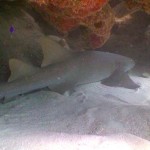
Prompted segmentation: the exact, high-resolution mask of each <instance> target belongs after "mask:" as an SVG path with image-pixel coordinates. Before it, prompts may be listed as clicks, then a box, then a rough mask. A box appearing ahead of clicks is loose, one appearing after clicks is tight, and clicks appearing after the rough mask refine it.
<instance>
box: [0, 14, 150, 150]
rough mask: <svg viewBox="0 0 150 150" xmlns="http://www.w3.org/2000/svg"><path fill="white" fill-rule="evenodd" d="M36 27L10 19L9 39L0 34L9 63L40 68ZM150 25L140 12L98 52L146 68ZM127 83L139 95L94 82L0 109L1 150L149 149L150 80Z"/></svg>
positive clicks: (33, 23)
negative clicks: (134, 85) (23, 62)
mask: <svg viewBox="0 0 150 150" xmlns="http://www.w3.org/2000/svg"><path fill="white" fill-rule="evenodd" d="M27 20H28V22H27ZM8 22H9V21H8ZM25 22H27V24H28V23H31V24H29V25H30V26H29V27H28V26H26V24H24V23H25ZM37 22H38V21H37V20H36V21H34V20H33V18H31V17H30V16H28V15H26V16H25V17H24V18H23V19H20V21H19V19H17V18H15V19H14V21H13V25H14V26H16V32H15V36H13V38H12V39H11V40H10V35H9V33H8V36H7V35H6V34H5V33H6V31H7V28H6V30H3V32H4V33H3V34H2V36H1V38H2V40H3V41H4V44H1V43H0V48H1V49H3V50H4V51H5V53H6V54H7V55H8V56H7V57H8V58H10V57H11V56H13V57H14V56H15V57H17V58H21V59H23V60H27V61H30V62H33V63H35V64H38V65H39V64H40V62H41V57H40V55H39V51H40V48H39V46H36V45H37V42H36V38H38V37H39V36H41V31H40V29H39V27H37V24H36V23H37ZM10 23H11V21H10V22H9V23H8V27H9V24H10ZM40 23H41V22H40ZM149 24H150V18H149V16H148V15H146V14H144V13H137V14H135V15H133V16H131V18H130V19H129V20H127V21H125V23H122V24H119V25H116V26H115V27H114V28H113V30H112V35H111V37H110V39H109V40H108V42H107V43H106V44H105V45H104V46H103V47H102V48H101V49H100V50H102V51H109V52H113V53H119V54H122V55H125V56H129V57H131V58H133V59H134V60H135V61H136V62H138V63H139V64H143V65H147V66H149V65H150V62H149V57H150V53H149V48H150V36H149ZM0 25H1V24H0ZM46 26H47V25H45V26H44V24H42V23H41V25H40V28H41V29H42V31H43V32H44V34H45V35H50V34H53V33H52V32H50V30H49V27H47V28H46ZM42 27H43V28H42ZM43 29H45V30H43ZM26 33H27V34H26ZM15 38H16V39H15ZM33 39H34V40H33ZM35 46H36V48H35ZM37 54H38V55H37ZM39 58H40V59H39ZM5 59H6V58H5ZM3 76H4V75H3ZM1 78H2V77H1ZM131 78H132V79H133V80H134V81H135V82H136V83H138V84H139V85H140V86H141V87H140V88H139V89H138V90H129V89H125V88H119V87H108V86H104V85H102V84H101V83H100V82H97V83H91V84H87V85H82V86H80V87H77V88H76V89H75V92H74V93H72V95H70V96H68V95H60V94H58V93H55V92H52V91H46V90H42V91H38V92H35V93H32V94H27V95H22V96H18V97H15V98H13V100H12V101H11V102H9V103H6V104H0V150H67V149H69V150H81V149H82V150H84V149H86V150H88V149H89V150H120V149H122V150H150V142H149V140H150V77H149V78H142V77H137V76H131Z"/></svg>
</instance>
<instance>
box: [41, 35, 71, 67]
mask: <svg viewBox="0 0 150 150" xmlns="http://www.w3.org/2000/svg"><path fill="white" fill-rule="evenodd" d="M59 39H60V38H59V37H55V36H47V37H42V38H40V40H39V42H40V44H41V46H42V50H43V56H44V58H43V62H42V65H41V67H44V66H47V65H50V64H54V63H57V62H61V61H63V60H65V59H66V58H68V57H70V56H71V54H72V52H71V50H70V49H69V48H65V46H63V45H62V44H61V43H60V42H61V39H60V40H59Z"/></svg>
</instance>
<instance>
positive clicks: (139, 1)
mask: <svg viewBox="0 0 150 150" xmlns="http://www.w3.org/2000/svg"><path fill="white" fill-rule="evenodd" d="M126 3H127V5H128V7H129V8H131V9H132V8H134V7H137V8H140V9H142V10H144V11H145V12H146V13H148V14H150V0H136V1H135V0H126Z"/></svg>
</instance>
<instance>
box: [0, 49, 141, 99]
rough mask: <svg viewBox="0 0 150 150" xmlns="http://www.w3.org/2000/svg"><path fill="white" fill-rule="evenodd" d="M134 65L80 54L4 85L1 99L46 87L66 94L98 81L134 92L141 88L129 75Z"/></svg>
mask: <svg viewBox="0 0 150 150" xmlns="http://www.w3.org/2000/svg"><path fill="white" fill-rule="evenodd" d="M134 64H135V63H134V61H133V60H132V59H130V58H128V57H125V56H121V55H117V54H112V53H108V52H100V51H88V52H78V53H75V54H73V55H72V56H70V57H69V58H67V59H65V60H64V61H61V62H57V63H55V64H50V65H48V66H45V67H43V68H40V69H37V70H36V71H35V72H34V73H32V74H31V75H26V76H25V77H21V78H18V79H15V80H13V81H11V82H8V83H6V84H4V85H1V86H0V98H10V97H13V96H17V95H19V94H24V93H28V92H31V91H34V90H38V89H41V88H44V87H49V88H50V89H51V90H52V91H56V92H59V93H63V92H65V91H66V90H69V89H72V88H74V87H75V86H78V85H81V84H87V83H92V82H98V81H102V83H103V84H105V85H108V86H123V87H125V88H129V89H135V88H138V87H139V86H138V85H137V84H136V83H134V82H133V81H132V80H131V79H130V78H129V76H128V74H127V72H128V71H129V70H130V69H132V68H133V67H134ZM124 79H125V80H124ZM122 81H123V82H122Z"/></svg>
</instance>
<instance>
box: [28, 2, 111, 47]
mask: <svg viewBox="0 0 150 150" xmlns="http://www.w3.org/2000/svg"><path fill="white" fill-rule="evenodd" d="M107 2H108V0H32V2H31V5H32V6H33V7H34V8H35V9H36V10H37V11H38V12H39V13H40V14H41V15H42V16H43V18H44V19H45V20H46V21H47V22H49V23H51V24H52V25H53V26H54V27H55V28H56V29H57V30H58V31H60V32H63V33H66V32H70V31H72V29H74V28H77V27H78V26H80V25H82V26H85V27H86V28H87V29H88V34H87V36H90V35H91V34H92V35H94V34H95V36H96V37H97V36H98V37H103V38H104V37H108V36H106V34H107V35H109V34H110V29H111V28H112V26H113V24H114V16H113V12H112V9H111V7H110V6H109V5H108V4H107ZM95 36H92V37H95ZM84 39H85V38H84ZM86 39H89V37H86ZM105 39H106V38H105ZM102 41H106V40H104V39H103V40H102ZM102 44H104V42H101V44H99V46H101V45H102ZM93 47H94V46H93ZM96 47H97V46H96Z"/></svg>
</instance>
